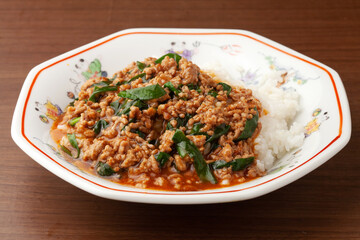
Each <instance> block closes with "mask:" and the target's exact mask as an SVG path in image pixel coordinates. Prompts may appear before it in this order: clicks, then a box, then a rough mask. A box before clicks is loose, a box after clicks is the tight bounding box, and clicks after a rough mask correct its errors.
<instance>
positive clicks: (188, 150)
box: [172, 129, 217, 184]
mask: <svg viewBox="0 0 360 240" xmlns="http://www.w3.org/2000/svg"><path fill="white" fill-rule="evenodd" d="M172 140H173V141H174V143H175V144H176V148H177V151H178V153H179V155H180V156H186V155H189V156H190V157H191V158H192V159H193V160H194V167H195V170H196V173H197V174H198V176H199V178H200V179H201V180H202V181H209V182H211V183H212V184H215V183H216V182H217V181H216V178H215V176H214V175H213V173H212V172H211V170H210V168H209V165H208V164H206V162H205V160H204V157H203V155H202V154H201V152H200V151H199V149H198V148H197V147H196V146H195V144H194V143H193V142H192V141H190V139H188V138H187V137H186V136H185V134H184V133H183V132H182V131H181V130H179V129H177V130H176V131H175V133H174V136H173V138H172Z"/></svg>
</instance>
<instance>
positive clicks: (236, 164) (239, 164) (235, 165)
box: [210, 157, 255, 171]
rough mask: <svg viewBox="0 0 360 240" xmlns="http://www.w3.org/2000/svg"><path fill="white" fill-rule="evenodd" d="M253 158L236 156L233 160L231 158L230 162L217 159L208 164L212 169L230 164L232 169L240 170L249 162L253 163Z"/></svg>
mask: <svg viewBox="0 0 360 240" xmlns="http://www.w3.org/2000/svg"><path fill="white" fill-rule="evenodd" d="M254 159H255V158H254V157H248V158H238V159H234V160H232V161H230V162H226V161H224V160H217V161H215V162H213V163H211V164H210V165H211V166H212V167H213V168H214V169H220V168H223V167H230V166H232V170H233V171H240V170H244V169H245V168H247V167H248V166H249V165H250V164H251V163H253V161H254Z"/></svg>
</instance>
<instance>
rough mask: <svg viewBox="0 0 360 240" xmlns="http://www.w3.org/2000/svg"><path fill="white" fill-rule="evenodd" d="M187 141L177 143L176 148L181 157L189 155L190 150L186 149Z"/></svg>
mask: <svg viewBox="0 0 360 240" xmlns="http://www.w3.org/2000/svg"><path fill="white" fill-rule="evenodd" d="M187 144H188V143H187V141H181V142H179V143H178V144H176V150H177V152H178V153H179V155H180V157H182V158H183V157H185V156H186V155H188V152H187V150H186V147H187Z"/></svg>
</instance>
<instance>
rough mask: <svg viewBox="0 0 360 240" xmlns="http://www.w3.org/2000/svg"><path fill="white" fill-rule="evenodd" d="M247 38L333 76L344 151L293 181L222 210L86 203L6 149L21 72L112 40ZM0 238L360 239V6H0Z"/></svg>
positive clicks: (88, 199) (87, 198)
mask: <svg viewBox="0 0 360 240" xmlns="http://www.w3.org/2000/svg"><path fill="white" fill-rule="evenodd" d="M132 27H186V28H234V29H246V30H250V31H253V32H256V33H258V34H260V35H263V36H265V37H268V38H270V39H273V40H275V41H277V42H280V43H282V44H284V45H286V46H288V47H290V48H293V49H295V50H297V51H299V52H301V53H303V54H305V55H308V56H310V57H312V58H314V59H316V60H318V61H320V62H322V63H324V64H326V65H328V66H330V67H332V68H334V69H336V70H337V71H338V73H339V74H340V76H341V77H342V79H343V82H344V85H345V87H346V90H347V93H348V97H349V100H350V105H351V110H352V122H353V133H352V139H351V141H350V143H349V144H348V145H347V146H346V147H345V149H343V150H342V151H341V152H340V153H338V154H337V155H336V156H335V157H333V159H331V160H330V161H329V162H327V163H326V164H324V165H323V166H321V167H320V168H318V169H316V171H314V172H312V173H310V174H309V175H307V176H306V177H304V178H302V179H301V180H298V181H296V182H295V183H292V184H290V185H289V186H287V187H284V188H282V189H280V190H278V191H276V192H273V193H271V194H268V195H266V196H263V197H260V198H257V199H254V200H249V201H244V202H235V203H228V204H216V205H199V206H164V205H148V204H134V203H126V202H118V201H111V200H106V199H102V198H99V197H96V196H92V195H90V194H88V193H86V192H84V191H82V190H80V189H78V188H76V187H74V186H72V185H70V184H68V183H66V182H64V181H62V180H61V179H59V178H58V177H56V176H54V175H53V174H52V173H50V172H48V171H47V170H45V169H44V168H43V167H41V166H40V165H38V164H37V163H35V162H34V161H33V160H32V159H30V158H29V157H28V156H27V155H26V154H25V153H23V152H22V151H21V150H20V149H19V148H18V147H17V146H16V145H15V144H14V142H13V141H12V140H11V137H10V124H11V117H12V113H13V109H14V106H15V102H16V99H17V97H18V94H19V91H20V88H21V86H22V83H23V81H24V79H25V77H26V75H27V73H28V72H29V70H30V69H31V68H32V67H33V66H35V65H37V64H39V63H41V62H43V61H45V60H47V59H49V58H52V57H54V56H57V55H59V54H61V53H63V52H66V51H68V50H71V49H73V48H76V47H78V46H81V45H83V44H85V43H88V42H91V41H93V40H96V39H98V38H100V37H103V36H105V35H108V34H110V33H113V32H116V31H118V30H121V29H126V28H132ZM0 79H1V83H2V87H1V95H0V96H1V104H0V123H1V124H0V136H1V137H0V155H1V157H0V160H1V164H0V239H87V240H90V239H105V238H109V237H114V239H115V238H119V239H238V238H243V239H360V180H359V179H360V167H359V166H360V157H359V156H360V146H359V144H360V134H359V133H360V124H359V123H360V121H359V118H360V114H359V107H360V93H359V92H358V91H359V90H360V89H359V86H360V1H357V0H353V1H350V0H341V1H316V0H313V1H304V0H299V1H289V0H287V1H266V0H263V1H260V0H251V1H227V2H225V1H216V0H204V1H200V0H193V1H189V2H185V1H176V2H175V1H138V0H132V1H122V2H120V1H119V2H117V1H107V0H104V1H86V2H80V1H68V0H62V1H49V0H41V1H22V0H13V1H5V0H1V1H0Z"/></svg>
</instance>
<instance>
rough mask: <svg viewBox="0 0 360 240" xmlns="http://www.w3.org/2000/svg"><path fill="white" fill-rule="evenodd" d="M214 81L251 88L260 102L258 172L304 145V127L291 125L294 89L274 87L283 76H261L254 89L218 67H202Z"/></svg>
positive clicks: (295, 99)
mask: <svg viewBox="0 0 360 240" xmlns="http://www.w3.org/2000/svg"><path fill="white" fill-rule="evenodd" d="M202 68H203V69H205V71H206V72H207V73H209V74H210V75H212V77H213V78H214V79H215V80H219V81H220V80H221V81H227V82H229V83H231V84H233V85H240V86H243V87H246V88H250V89H251V90H252V91H253V95H254V96H255V97H256V98H257V99H259V100H260V102H261V104H262V107H263V109H264V110H263V112H262V114H261V117H260V120H259V121H260V122H261V124H262V129H261V131H260V134H259V136H258V137H257V138H256V140H255V144H256V145H255V153H256V154H257V156H258V159H257V161H256V164H257V167H258V169H259V170H261V171H266V170H269V169H271V167H272V166H273V165H274V163H275V161H276V160H277V159H280V158H281V157H283V156H284V155H285V154H286V153H288V152H290V151H291V150H293V149H294V148H297V147H300V146H301V145H302V144H303V142H304V126H302V125H301V124H300V123H298V122H296V121H294V119H295V116H296V115H297V113H298V112H299V111H300V110H301V109H300V96H299V94H298V93H297V92H296V91H295V90H294V89H283V88H279V87H277V84H278V82H281V81H282V76H281V75H282V74H283V73H284V72H280V71H277V72H272V73H270V74H267V75H264V76H263V77H262V78H261V79H260V80H259V83H258V84H256V85H245V84H244V83H243V82H240V81H236V80H234V78H232V76H231V74H230V73H229V72H227V71H226V70H225V68H224V67H222V66H221V64H219V63H215V64H207V65H205V66H203V67H202Z"/></svg>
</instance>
